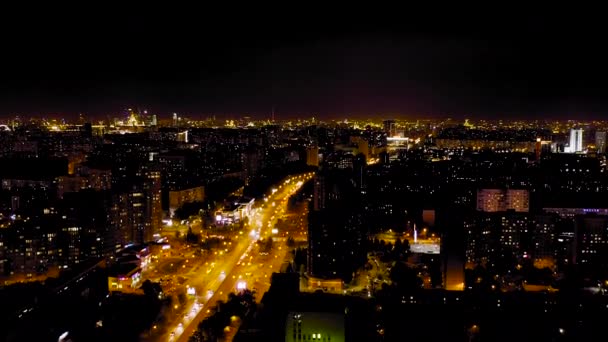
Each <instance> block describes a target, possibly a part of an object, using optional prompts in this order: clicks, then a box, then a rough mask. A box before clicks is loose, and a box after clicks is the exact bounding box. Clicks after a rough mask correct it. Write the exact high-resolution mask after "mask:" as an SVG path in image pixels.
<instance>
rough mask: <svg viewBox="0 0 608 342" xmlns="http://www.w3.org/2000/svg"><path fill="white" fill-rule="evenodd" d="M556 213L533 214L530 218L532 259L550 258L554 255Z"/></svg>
mask: <svg viewBox="0 0 608 342" xmlns="http://www.w3.org/2000/svg"><path fill="white" fill-rule="evenodd" d="M557 221H558V216H557V215H535V216H534V217H533V218H532V220H531V226H530V231H531V232H532V251H531V252H532V257H533V258H534V260H551V259H554V258H555V257H556V254H557V253H556V247H557V246H556V245H555V239H556V225H557Z"/></svg>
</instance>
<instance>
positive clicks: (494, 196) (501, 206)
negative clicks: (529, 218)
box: [477, 189, 530, 212]
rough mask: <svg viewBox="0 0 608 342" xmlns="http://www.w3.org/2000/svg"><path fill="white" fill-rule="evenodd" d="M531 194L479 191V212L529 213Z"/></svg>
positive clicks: (516, 191)
mask: <svg viewBox="0 0 608 342" xmlns="http://www.w3.org/2000/svg"><path fill="white" fill-rule="evenodd" d="M529 208H530V193H529V191H528V190H517V189H479V190H477V210H479V211H485V212H500V211H507V210H514V211H516V212H528V211H529Z"/></svg>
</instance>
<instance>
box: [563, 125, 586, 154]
mask: <svg viewBox="0 0 608 342" xmlns="http://www.w3.org/2000/svg"><path fill="white" fill-rule="evenodd" d="M568 141H569V144H568V147H567V148H566V149H565V151H566V152H567V153H577V152H582V151H583V129H582V128H572V129H570V139H569V140H568Z"/></svg>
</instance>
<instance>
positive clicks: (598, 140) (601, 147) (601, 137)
mask: <svg viewBox="0 0 608 342" xmlns="http://www.w3.org/2000/svg"><path fill="white" fill-rule="evenodd" d="M595 147H597V152H598V153H606V132H599V131H598V132H595Z"/></svg>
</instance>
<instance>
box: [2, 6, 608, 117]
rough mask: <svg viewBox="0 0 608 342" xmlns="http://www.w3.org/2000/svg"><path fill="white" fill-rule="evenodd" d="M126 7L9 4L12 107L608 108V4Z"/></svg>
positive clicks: (201, 112)
mask: <svg viewBox="0 0 608 342" xmlns="http://www.w3.org/2000/svg"><path fill="white" fill-rule="evenodd" d="M235 6H236V5H235ZM117 12H118V13H122V12H120V11H114V10H103V11H102V10H98V9H97V10H87V11H83V12H82V13H79V14H73V13H67V12H64V13H63V14H59V15H48V13H45V11H40V12H39V13H36V14H33V13H27V15H15V16H13V15H12V14H10V13H9V14H8V15H7V14H6V13H5V14H4V17H3V18H2V20H1V21H0V29H1V33H0V38H1V42H0V44H1V45H2V49H1V51H2V54H1V55H2V57H1V60H0V117H7V116H11V115H14V114H17V113H20V114H23V115H36V116H40V115H43V114H50V113H61V114H64V115H65V116H75V115H77V113H85V114H87V115H89V116H91V117H94V116H104V115H105V114H108V113H117V112H119V111H120V110H121V109H123V108H126V107H140V108H147V109H149V110H151V111H153V112H155V113H159V114H160V115H161V116H168V115H169V114H168V113H169V112H174V111H177V112H180V113H184V114H189V115H190V116H206V115H209V114H217V115H218V116H220V117H222V116H226V117H236V116H241V115H244V114H250V115H252V116H254V117H266V116H268V115H269V113H270V111H271V108H272V107H273V106H274V107H275V108H276V112H277V117H279V118H280V117H303V116H309V115H311V114H314V115H316V116H317V117H327V118H329V117H332V118H343V117H346V116H351V117H353V116H356V117H372V116H377V117H389V116H394V117H399V116H403V117H419V118H422V117H455V118H456V117H465V116H466V117H474V118H490V119H491V118H511V117H513V118H539V119H542V118H603V117H606V116H605V113H608V96H607V95H608V92H606V90H608V87H607V84H608V78H607V76H608V67H607V65H608V53H607V52H606V51H605V50H606V47H605V45H606V43H607V40H606V37H608V36H606V34H605V33H606V31H607V30H606V29H604V27H603V24H602V23H603V22H604V20H603V18H601V16H600V14H601V13H598V14H597V15H590V14H589V13H586V12H581V13H577V14H574V13H571V12H564V13H562V14H561V15H559V16H557V15H549V14H548V13H546V12H545V11H541V12H538V13H536V14H528V15H526V16H520V15H517V13H518V11H506V10H502V9H495V10H493V11H490V12H491V13H490V14H487V13H486V14H484V15H481V14H477V13H474V12H467V11H462V12H463V13H467V14H461V13H460V12H458V13H456V12H450V11H446V12H445V13H444V14H437V13H432V12H431V13H428V12H427V13H425V14H424V15H423V14H421V13H419V12H418V11H416V10H413V9H412V10H408V8H394V9H390V8H385V9H382V10H378V11H372V10H369V11H368V10H363V11H359V12H358V13H357V15H351V14H349V13H346V12H341V11H335V10H332V11H323V10H318V9H305V8H304V9H289V10H285V11H281V13H270V12H268V11H264V10H258V11H250V12H249V11H247V10H243V11H239V13H234V12H233V11H230V10H228V9H211V8H209V9H205V8H199V9H172V10H165V9H162V8H161V9H160V10H158V11H154V12H153V13H151V12H147V11H139V10H135V11H128V13H123V14H117ZM125 12H126V11H125Z"/></svg>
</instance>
